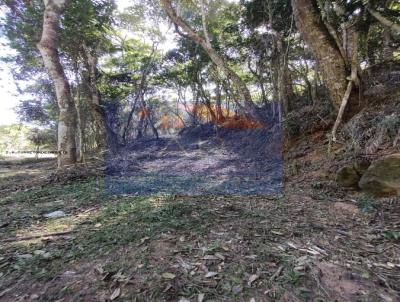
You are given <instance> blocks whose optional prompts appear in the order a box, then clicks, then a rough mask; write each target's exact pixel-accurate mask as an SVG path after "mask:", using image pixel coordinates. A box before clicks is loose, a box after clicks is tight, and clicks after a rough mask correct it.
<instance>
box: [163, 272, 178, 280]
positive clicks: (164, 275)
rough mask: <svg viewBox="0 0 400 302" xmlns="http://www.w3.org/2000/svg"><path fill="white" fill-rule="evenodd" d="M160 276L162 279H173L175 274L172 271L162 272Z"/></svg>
mask: <svg viewBox="0 0 400 302" xmlns="http://www.w3.org/2000/svg"><path fill="white" fill-rule="evenodd" d="M162 277H163V278H164V279H169V280H171V279H174V278H175V277H176V276H175V275H174V274H173V273H168V272H167V273H164V274H162Z"/></svg>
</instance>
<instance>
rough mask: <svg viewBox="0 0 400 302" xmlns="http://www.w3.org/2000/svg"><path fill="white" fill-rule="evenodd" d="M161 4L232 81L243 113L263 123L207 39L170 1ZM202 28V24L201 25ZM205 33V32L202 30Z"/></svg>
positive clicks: (239, 81) (244, 88)
mask: <svg viewBox="0 0 400 302" xmlns="http://www.w3.org/2000/svg"><path fill="white" fill-rule="evenodd" d="M161 3H162V5H163V7H164V10H165V12H166V14H167V15H168V17H169V18H170V20H171V21H172V22H173V23H174V24H175V25H176V26H177V27H179V28H182V29H183V31H184V32H185V33H186V34H187V36H188V37H189V38H190V39H192V40H193V41H194V42H195V43H197V44H198V45H200V46H201V47H202V48H203V49H204V51H205V52H206V53H207V54H208V56H209V57H210V59H211V61H212V62H213V63H214V64H215V65H216V66H217V67H218V68H219V69H220V70H222V72H223V73H224V75H225V76H226V77H227V78H228V79H229V80H230V81H232V83H233V84H234V85H235V88H236V89H237V91H238V94H239V95H240V97H241V98H242V99H243V101H244V106H241V104H239V103H238V104H237V105H238V106H239V107H241V108H242V109H244V111H245V112H246V113H247V114H248V115H249V116H251V117H253V118H255V119H257V120H258V121H259V122H261V123H263V122H264V118H263V116H262V115H261V114H260V112H259V111H258V108H257V106H256V105H255V104H254V102H253V100H252V97H251V93H250V91H249V89H248V88H247V86H246V84H245V83H244V81H243V80H242V79H241V78H240V77H239V76H238V75H237V74H236V73H235V72H234V71H233V70H232V69H231V68H230V67H229V66H228V64H227V62H226V61H225V60H224V59H223V58H222V56H220V55H219V54H218V52H217V51H216V50H215V49H214V48H212V46H211V44H210V43H209V41H208V39H206V38H203V37H202V36H200V35H199V34H198V33H196V32H195V31H194V30H193V28H192V27H190V25H189V24H187V23H186V22H185V21H184V20H183V19H182V18H181V17H180V16H178V14H177V13H176V11H175V9H174V8H173V7H172V3H171V0H161ZM203 27H204V24H203ZM204 31H205V30H204Z"/></svg>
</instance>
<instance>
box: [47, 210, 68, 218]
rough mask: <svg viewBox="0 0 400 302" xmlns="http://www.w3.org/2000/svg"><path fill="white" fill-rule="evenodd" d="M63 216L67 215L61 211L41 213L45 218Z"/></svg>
mask: <svg viewBox="0 0 400 302" xmlns="http://www.w3.org/2000/svg"><path fill="white" fill-rule="evenodd" d="M65 216H67V214H65V213H64V212H63V211H54V212H51V213H47V214H44V215H43V217H46V218H61V217H65Z"/></svg>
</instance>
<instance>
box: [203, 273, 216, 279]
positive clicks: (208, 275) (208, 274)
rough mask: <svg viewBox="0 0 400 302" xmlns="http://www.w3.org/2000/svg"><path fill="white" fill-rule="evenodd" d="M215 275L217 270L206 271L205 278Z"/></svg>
mask: <svg viewBox="0 0 400 302" xmlns="http://www.w3.org/2000/svg"><path fill="white" fill-rule="evenodd" d="M216 275H218V273H217V272H208V273H207V274H206V276H205V277H206V278H211V277H214V276H216Z"/></svg>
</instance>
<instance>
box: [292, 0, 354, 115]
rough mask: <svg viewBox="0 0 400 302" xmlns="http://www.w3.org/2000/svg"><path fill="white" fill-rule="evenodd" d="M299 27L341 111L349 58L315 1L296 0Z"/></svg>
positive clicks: (294, 9) (294, 3)
mask: <svg viewBox="0 0 400 302" xmlns="http://www.w3.org/2000/svg"><path fill="white" fill-rule="evenodd" d="M292 7H293V13H294V16H295V20H296V25H297V28H298V29H299V31H300V33H301V35H302V36H303V38H304V40H305V42H306V43H307V45H308V46H309V47H310V48H311V50H312V52H313V53H314V55H315V57H316V58H317V61H318V63H319V66H320V69H321V74H322V77H323V80H324V82H325V84H326V86H327V89H328V91H329V94H330V96H331V99H332V103H333V105H334V106H335V107H336V108H337V109H339V107H340V105H341V103H342V98H343V95H344V94H345V92H346V90H347V80H346V78H347V76H348V75H349V73H350V72H349V71H348V70H347V69H346V62H345V58H343V56H342V54H341V53H340V50H339V48H338V46H337V45H336V42H335V41H334V39H333V38H332V37H331V35H330V34H329V31H328V29H327V28H326V27H325V25H324V23H323V21H322V18H321V14H320V12H319V8H318V6H317V3H316V1H315V0H292Z"/></svg>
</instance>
